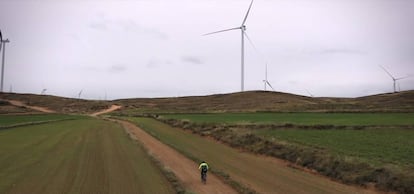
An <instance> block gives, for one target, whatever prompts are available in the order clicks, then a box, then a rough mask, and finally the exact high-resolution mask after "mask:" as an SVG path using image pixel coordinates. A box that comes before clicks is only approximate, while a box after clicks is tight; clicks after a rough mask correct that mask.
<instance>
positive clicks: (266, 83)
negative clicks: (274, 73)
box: [263, 64, 275, 91]
mask: <svg viewBox="0 0 414 194" xmlns="http://www.w3.org/2000/svg"><path fill="white" fill-rule="evenodd" d="M263 82H264V90H265V91H267V89H266V86H269V87H270V88H272V90H273V91H275V89H273V87H272V85H270V83H269V81H268V80H267V64H266V69H265V79H264V80H263Z"/></svg>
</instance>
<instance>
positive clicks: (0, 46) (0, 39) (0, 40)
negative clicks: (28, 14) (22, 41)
mask: <svg viewBox="0 0 414 194" xmlns="http://www.w3.org/2000/svg"><path fill="white" fill-rule="evenodd" d="M2 44H3V36H2V35H1V30H0V51H1V48H2V46H3V45H2Z"/></svg>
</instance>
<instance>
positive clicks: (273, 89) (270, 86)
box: [266, 80, 275, 91]
mask: <svg viewBox="0 0 414 194" xmlns="http://www.w3.org/2000/svg"><path fill="white" fill-rule="evenodd" d="M266 83H267V85H269V86H270V88H272V90H273V91H275V89H273V87H272V85H270V83H269V81H267V80H266Z"/></svg>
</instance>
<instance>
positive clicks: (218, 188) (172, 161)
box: [117, 121, 237, 194]
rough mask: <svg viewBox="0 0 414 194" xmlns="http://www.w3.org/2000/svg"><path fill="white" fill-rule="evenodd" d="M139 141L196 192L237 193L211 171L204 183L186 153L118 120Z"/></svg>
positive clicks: (195, 164)
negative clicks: (181, 152)
mask: <svg viewBox="0 0 414 194" xmlns="http://www.w3.org/2000/svg"><path fill="white" fill-rule="evenodd" d="M117 122H119V123H120V124H122V126H123V127H124V128H125V129H126V130H127V131H128V132H129V133H130V134H132V135H134V136H135V137H136V138H137V140H138V141H140V142H141V143H142V144H143V145H144V146H145V147H146V148H147V149H148V150H149V152H150V154H152V155H153V156H155V157H156V158H157V159H159V160H160V161H161V162H162V163H163V164H164V165H165V166H166V168H168V169H170V170H171V171H172V172H174V174H175V175H176V176H177V178H178V179H179V180H180V181H181V182H182V183H183V186H184V187H185V188H186V189H187V190H189V191H190V192H194V193H198V194H201V193H217V194H219V193H225V194H232V193H237V192H236V191H235V190H233V189H232V188H231V187H230V186H228V185H226V184H224V183H223V182H221V181H220V180H219V179H218V178H217V177H216V176H214V175H213V174H211V173H209V174H208V177H207V179H208V181H207V184H206V185H204V184H202V183H201V181H200V173H199V171H198V164H197V163H195V162H193V161H192V160H190V159H188V158H187V157H185V156H184V155H182V154H180V153H178V152H177V151H175V150H174V149H172V148H170V147H169V146H167V145H165V144H163V143H161V142H160V141H158V140H157V139H155V138H154V137H152V136H151V135H149V134H147V133H146V132H145V131H143V130H142V129H140V128H138V127H137V126H135V125H134V124H131V123H129V122H126V121H117Z"/></svg>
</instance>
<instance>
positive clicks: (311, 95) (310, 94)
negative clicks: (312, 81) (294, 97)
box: [306, 90, 313, 98]
mask: <svg viewBox="0 0 414 194" xmlns="http://www.w3.org/2000/svg"><path fill="white" fill-rule="evenodd" d="M306 92H307V93H308V94H309V96H310V97H312V98H313V94H312V93H310V92H309V90H306Z"/></svg>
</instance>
